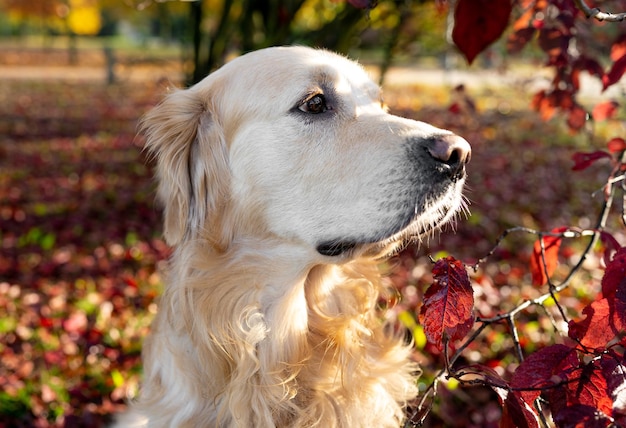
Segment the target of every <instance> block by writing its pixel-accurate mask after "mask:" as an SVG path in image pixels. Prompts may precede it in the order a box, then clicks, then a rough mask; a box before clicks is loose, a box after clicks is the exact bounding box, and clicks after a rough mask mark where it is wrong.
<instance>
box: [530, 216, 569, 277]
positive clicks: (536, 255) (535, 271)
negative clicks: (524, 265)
mask: <svg viewBox="0 0 626 428" xmlns="http://www.w3.org/2000/svg"><path fill="white" fill-rule="evenodd" d="M565 230H567V228H566V227H557V228H555V229H552V231H551V233H554V234H559V233H563V232H564V231H565ZM561 239H562V237H561V236H543V237H541V238H539V239H538V240H537V241H536V242H535V245H534V247H533V254H532V256H531V258H530V272H531V274H532V282H533V285H535V286H540V285H544V284H545V283H547V282H548V278H549V277H550V276H552V274H553V273H554V270H555V269H556V265H557V262H558V256H559V248H560V247H561ZM542 242H543V252H542V250H541V246H542ZM546 275H547V276H546Z"/></svg>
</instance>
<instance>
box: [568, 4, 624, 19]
mask: <svg viewBox="0 0 626 428" xmlns="http://www.w3.org/2000/svg"><path fill="white" fill-rule="evenodd" d="M574 3H576V6H577V7H578V8H579V9H580V10H582V12H583V13H584V14H585V16H586V17H587V18H594V19H596V20H598V21H607V22H621V21H623V20H624V19H626V13H608V12H602V11H601V10H600V9H598V8H597V7H593V8H592V7H589V5H588V4H587V3H586V2H585V0H574Z"/></svg>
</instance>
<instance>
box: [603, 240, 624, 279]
mask: <svg viewBox="0 0 626 428" xmlns="http://www.w3.org/2000/svg"><path fill="white" fill-rule="evenodd" d="M600 241H602V244H603V245H604V255H603V256H602V259H603V260H604V264H605V265H606V266H608V265H609V264H610V263H611V260H612V259H613V253H617V252H618V251H619V249H620V248H622V246H621V245H620V244H619V242H617V239H615V238H614V237H613V235H611V234H610V233H609V232H605V231H601V232H600ZM605 276H606V273H605Z"/></svg>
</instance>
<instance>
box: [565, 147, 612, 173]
mask: <svg viewBox="0 0 626 428" xmlns="http://www.w3.org/2000/svg"><path fill="white" fill-rule="evenodd" d="M610 157H611V155H610V154H608V153H607V152H605V151H602V150H597V151H595V152H592V153H582V152H576V153H574V154H573V155H572V159H573V161H574V166H573V167H572V169H573V170H574V171H580V170H583V169H586V168H588V167H590V166H591V164H593V163H594V162H595V161H597V160H598V159H602V158H610Z"/></svg>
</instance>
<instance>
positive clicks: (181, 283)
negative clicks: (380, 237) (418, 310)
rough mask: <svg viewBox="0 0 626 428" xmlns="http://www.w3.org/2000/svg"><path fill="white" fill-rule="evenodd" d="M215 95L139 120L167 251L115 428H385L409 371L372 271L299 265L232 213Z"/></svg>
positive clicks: (206, 90)
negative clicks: (132, 388)
mask: <svg viewBox="0 0 626 428" xmlns="http://www.w3.org/2000/svg"><path fill="white" fill-rule="evenodd" d="M216 79H217V77H216ZM218 86H219V85H216V84H215V82H214V81H213V80H212V79H211V78H209V79H207V81H205V82H204V83H203V84H201V85H198V86H196V87H194V88H191V89H188V90H184V91H175V92H173V93H172V94H170V95H169V96H168V97H167V98H166V99H165V101H164V102H163V103H162V104H161V105H160V106H158V107H156V108H155V109H154V110H153V111H152V112H151V113H150V114H149V115H148V116H147V117H146V119H145V121H144V123H143V128H144V130H145V133H146V135H147V150H148V151H149V152H150V153H152V155H153V156H154V157H155V159H156V162H157V178H158V182H159V188H158V195H159V199H160V200H161V201H162V203H163V204H164V206H165V212H164V215H165V237H166V239H167V241H168V242H169V243H170V244H172V245H174V246H175V248H176V249H175V251H174V254H173V255H172V257H171V260H170V261H169V265H170V266H169V270H168V274H167V277H166V278H165V282H166V284H167V286H166V289H165V291H164V294H163V296H162V297H161V300H160V304H159V311H158V314H157V316H156V319H155V321H154V323H153V330H152V332H151V335H150V336H149V337H148V338H146V340H145V344H144V350H143V359H144V383H143V387H142V390H141V393H140V397H139V399H138V400H137V401H136V402H134V403H132V405H131V410H130V411H129V412H128V413H127V414H125V415H123V416H122V417H121V418H120V419H119V420H118V422H117V423H118V426H128V427H132V426H136V427H245V428H250V427H306V428H312V427H323V428H333V427H343V428H358V427H373V426H375V427H394V428H395V427H398V426H399V424H400V423H401V421H402V419H403V406H404V404H405V403H406V402H407V400H410V399H412V398H414V397H415V396H416V394H417V389H416V384H415V375H416V373H417V372H418V368H417V366H416V365H415V364H414V363H412V362H411V360H410V352H411V351H410V345H407V344H406V343H404V341H403V337H401V335H400V334H398V333H397V332H395V330H394V329H393V328H392V327H391V326H390V325H387V324H386V323H385V322H384V321H383V319H384V317H383V316H382V314H381V312H380V311H379V309H378V306H377V303H378V301H379V299H380V298H381V295H384V293H385V290H384V289H383V287H382V286H381V278H380V273H379V271H378V267H377V265H378V262H379V260H377V258H376V257H375V256H372V257H366V256H363V257H360V258H358V259H357V260H352V261H347V262H345V263H343V264H327V265H319V264H317V265H307V264H304V263H303V262H302V261H303V260H307V255H306V254H301V253H302V252H303V251H304V250H302V249H301V248H299V247H297V246H295V245H293V244H289V243H288V242H284V241H280V240H278V239H277V238H275V237H273V236H271V234H270V233H268V232H267V231H266V230H264V228H263V225H262V224H260V223H259V222H258V221H257V222H255V220H253V219H251V218H250V217H249V213H244V212H240V211H238V210H237V208H236V206H235V204H233V203H232V201H231V200H230V199H229V193H228V189H229V177H230V171H229V167H228V142H227V137H225V134H227V133H228V132H229V131H228V129H226V128H224V126H223V125H222V124H221V123H220V113H219V106H218V105H213V104H211V102H210V100H215V99H218V100H219V99H220V97H221V96H223V95H220V94H218V93H216V91H217V89H214V88H216V87H218ZM241 230H247V231H253V232H254V233H241ZM250 236H253V237H254V238H250Z"/></svg>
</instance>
